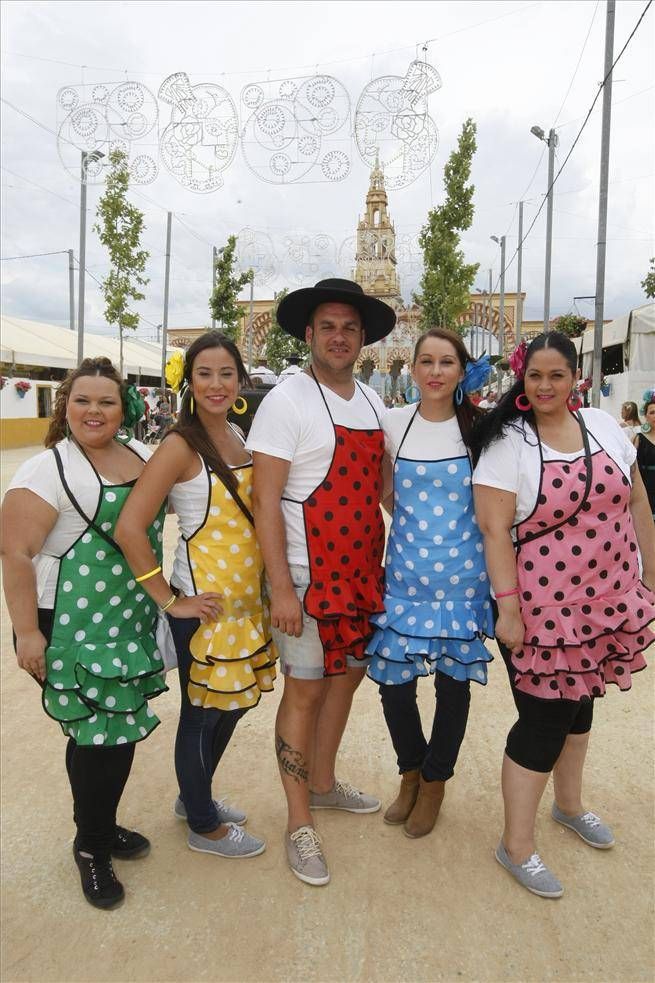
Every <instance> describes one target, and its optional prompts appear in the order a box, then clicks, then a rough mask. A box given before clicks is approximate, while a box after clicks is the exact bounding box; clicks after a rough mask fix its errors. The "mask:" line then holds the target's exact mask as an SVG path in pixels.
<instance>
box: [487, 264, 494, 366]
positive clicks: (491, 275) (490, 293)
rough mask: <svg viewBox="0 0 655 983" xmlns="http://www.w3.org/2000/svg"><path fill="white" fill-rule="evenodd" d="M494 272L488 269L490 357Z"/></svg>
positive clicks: (492, 329) (492, 330) (492, 334)
mask: <svg viewBox="0 0 655 983" xmlns="http://www.w3.org/2000/svg"><path fill="white" fill-rule="evenodd" d="M493 279H494V271H493V270H492V269H491V268H490V269H489V317H488V319H487V330H488V332H489V354H490V355H491V339H492V338H493V336H494V314H493V308H492V306H491V295H492V293H493Z"/></svg>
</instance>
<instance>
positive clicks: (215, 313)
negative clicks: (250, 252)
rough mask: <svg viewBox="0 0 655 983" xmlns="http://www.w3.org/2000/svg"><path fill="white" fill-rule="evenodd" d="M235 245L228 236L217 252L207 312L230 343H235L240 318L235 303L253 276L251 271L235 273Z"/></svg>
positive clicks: (234, 237)
mask: <svg viewBox="0 0 655 983" xmlns="http://www.w3.org/2000/svg"><path fill="white" fill-rule="evenodd" d="M236 245H237V238H236V236H228V238H227V242H226V244H225V245H224V246H223V248H222V249H219V250H218V257H217V259H216V263H215V264H214V289H213V290H212V292H211V296H210V298H209V312H210V314H211V316H212V318H213V319H214V320H215V321H218V324H219V325H220V329H221V331H222V332H223V333H224V334H226V335H227V336H228V337H229V338H231V339H232V341H237V335H238V333H239V318H240V317H241V308H240V307H239V305H238V303H237V300H238V298H239V294H240V293H241V291H242V290H243V288H244V287H245V285H246V284H247V283H250V281H251V280H252V279H253V276H254V273H253V271H252V270H246V272H245V273H235V271H234V253H235V250H236Z"/></svg>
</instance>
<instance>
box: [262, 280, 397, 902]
mask: <svg viewBox="0 0 655 983" xmlns="http://www.w3.org/2000/svg"><path fill="white" fill-rule="evenodd" d="M277 318H278V321H279V323H280V325H281V326H282V328H283V329H284V330H285V331H287V332H288V333H289V334H292V335H294V336H295V337H297V338H301V339H304V340H306V341H307V343H308V344H309V346H310V348H311V365H310V366H309V367H308V368H307V369H306V370H305V371H304V372H302V373H299V374H298V375H295V376H293V378H291V379H289V380H288V381H287V382H285V383H284V385H283V386H278V387H277V388H276V389H273V390H272V391H271V392H270V393H268V394H267V396H266V397H265V399H264V400H263V402H262V404H261V406H260V408H259V410H258V411H257V415H256V416H255V420H254V423H253V426H252V429H251V431H250V434H249V437H248V441H247V447H248V448H249V449H250V450H251V451H252V452H253V455H254V462H255V493H254V511H255V523H256V527H257V534H258V536H259V538H260V542H261V546H262V552H263V554H264V561H265V564H266V572H267V576H268V579H269V581H270V596H271V618H272V624H273V635H274V638H275V640H276V642H277V645H278V648H279V651H280V664H281V667H282V672H283V673H284V676H285V680H284V692H283V694H282V700H281V702H280V707H279V710H278V715H277V721H276V729H275V741H276V753H277V759H278V765H279V769H280V776H281V779H282V785H283V787H284V791H285V794H286V797H287V806H288V825H287V833H286V839H285V842H286V849H287V857H288V861H289V865H290V867H291V870H292V871H293V873H294V874H295V875H296V876H297V877H298V878H300V880H303V881H305V882H306V883H309V884H314V885H320V884H327V882H328V881H329V878H330V875H329V872H328V867H327V863H326V860H325V857H324V855H323V851H322V846H321V840H320V838H319V835H318V833H317V832H316V829H315V828H314V822H313V819H312V814H311V811H310V810H313V809H341V810H345V811H347V812H352V813H371V812H375V811H377V810H378V809H379V808H380V803H379V801H378V800H377V799H376V798H374V797H373V796H371V795H366V794H364V793H363V792H360V791H358V790H357V789H356V788H354V787H353V786H352V785H351V784H349V783H348V782H345V781H341V780H340V779H337V778H336V777H335V760H336V755H337V751H338V748H339V744H340V742H341V738H342V735H343V732H344V730H345V727H346V723H347V721H348V714H349V712H350V707H351V703H352V699H353V696H354V693H355V690H356V689H357V687H358V686H359V684H360V682H361V680H362V678H363V676H364V673H365V671H366V665H367V658H366V655H365V646H366V643H367V641H368V639H369V638H370V635H371V627H370V623H369V618H370V616H371V615H372V614H375V613H377V612H380V611H381V610H382V566H381V561H382V553H383V550H384V525H383V521H382V515H381V512H380V506H379V502H380V495H381V491H382V458H383V454H384V438H383V434H382V430H381V427H380V420H381V418H382V417H383V415H384V413H385V409H384V405H383V403H382V401H381V400H380V398H379V396H378V395H377V394H376V393H375V392H374V391H373V390H372V389H370V388H369V387H368V386H363V385H361V384H360V383H357V382H355V381H354V380H353V369H354V366H355V363H356V361H357V358H358V356H359V353H360V350H361V348H362V345H363V344H372V343H373V342H375V341H379V339H380V338H383V337H385V336H386V335H387V334H388V333H389V332H390V331H391V330H392V328H393V326H394V324H395V320H396V316H395V314H394V312H393V310H392V309H391V308H390V307H388V306H387V305H386V304H384V303H382V302H381V301H379V300H376V299H374V298H372V297H368V296H367V295H365V294H364V292H363V291H362V288H361V287H360V286H359V285H358V284H356V283H353V282H351V281H350V280H338V279H334V280H323V281H321V282H320V283H317V284H316V286H315V287H313V288H307V289H303V290H296V291H294V292H293V293H290V294H289V295H288V296H287V297H285V298H284V299H283V300H282V302H281V304H280V306H279V308H278V312H277Z"/></svg>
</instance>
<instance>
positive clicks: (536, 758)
mask: <svg viewBox="0 0 655 983" xmlns="http://www.w3.org/2000/svg"><path fill="white" fill-rule="evenodd" d="M511 363H512V367H513V369H514V371H515V374H516V376H517V381H516V383H515V384H514V386H512V388H511V389H510V390H509V392H508V393H506V394H505V396H504V397H503V399H502V401H501V403H500V404H499V406H498V408H497V409H496V410H495V411H494V412H492V413H490V414H489V415H488V416H487V417H486V418H484V419H483V420H482V421H481V423H480V425H479V427H478V428H477V429H476V432H475V435H474V447H475V450H476V452H477V454H478V455H480V456H479V461H478V464H477V467H476V470H475V473H474V478H473V481H474V485H475V497H476V511H477V515H478V521H479V523H480V527H481V529H482V532H483V534H484V537H485V552H486V557H487V567H488V571H489V575H490V578H491V582H492V586H493V589H494V593H495V597H496V603H497V606H498V620H497V622H496V637H497V638H498V639H499V643H500V649H501V653H502V655H503V658H504V659H505V662H506V665H507V669H508V673H509V677H510V684H511V686H512V693H513V696H514V701H515V703H516V707H517V709H518V712H519V719H518V721H517V722H516V723H515V724H514V726H513V727H512V729H511V731H510V733H509V735H508V738H507V746H506V750H505V758H504V762H503V776H502V784H503V797H504V802H505V830H504V833H503V837H502V839H501V841H500V844H499V846H498V849H497V851H496V858H497V859H498V861H499V862H500V863H501V864H502V865H503V866H504V867H505V868H506V869H507V870H508V871H509V872H510V873H511V874H512V875H513V876H514V877H515V878H516V879H517V880H518V881H519V883H521V884H522V885H523V886H524V887H527V888H528V889H529V890H531V891H532V892H533V893H536V894H539V895H541V896H544V897H559V896H560V895H561V894H562V891H563V889H562V886H561V884H560V883H559V881H558V880H557V878H556V877H555V876H554V875H553V874H552V873H551V871H549V870H548V868H547V867H546V866H545V865H544V864H543V862H542V861H541V858H540V857H539V855H538V853H537V852H536V848H535V842H534V825H535V820H536V813H537V809H538V806H539V802H540V799H541V796H542V794H543V791H544V789H545V786H546V783H547V781H548V777H549V775H550V773H551V771H552V772H553V779H554V792H555V802H554V804H553V808H552V816H553V818H554V819H555V820H556V821H557V822H560V823H562V824H563V825H565V826H568V827H569V828H571V829H573V830H574V831H575V832H577V833H578V834H579V835H580V836H581V837H582V839H584V840H585V842H587V843H588V844H589V845H591V846H594V847H597V848H601V849H606V848H608V847H610V846H612V845H613V843H614V839H613V836H612V833H611V830H610V829H609V828H608V827H607V826H606V825H605V824H604V823H602V822H601V820H600V819H599V818H598V816H596V815H595V814H594V813H591V812H588V811H587V810H585V808H584V806H583V805H582V774H583V768H584V761H585V756H586V751H587V745H588V742H589V732H590V729H591V723H592V715H593V702H594V700H595V699H596V698H597V697H601V696H603V695H604V693H605V687H606V685H607V684H608V683H614V684H616V685H617V686H618V687H619V688H620V689H621V690H627V689H630V686H631V676H632V674H634V673H635V672H638V671H639V670H640V669H643V668H644V667H645V665H646V663H645V660H644V656H643V651H644V650H645V649H646V648H647V647H648V645H649V644H650V643H651V642H652V640H653V638H655V635H654V634H653V632H652V631H651V630H650V628H649V627H648V624H649V622H650V621H652V620H653V618H654V617H655V606H654V602H655V595H653V593H652V589H653V587H655V532H654V528H653V523H652V519H651V517H650V510H649V506H648V499H647V496H646V493H645V490H644V486H643V483H642V481H641V478H640V476H639V472H638V470H637V468H636V465H635V450H634V447H633V446H632V444H631V443H630V441H629V440H628V438H627V437H626V435H625V433H624V432H623V431H622V430H621V428H620V427H619V426H618V424H617V423H616V422H615V421H614V420H613V419H612V418H611V417H610V416H609V415H608V414H606V413H603V412H602V411H600V410H596V409H586V410H580V409H579V400H578V398H577V396H576V394H575V383H576V379H577V377H578V370H577V353H576V350H575V347H574V345H573V344H572V343H571V341H570V340H569V339H568V338H566V337H565V336H564V335H562V334H559V333H558V332H555V331H551V332H549V333H548V334H543V335H540V336H539V337H538V338H535V339H534V341H533V342H532V343H531V344H530V346H529V347H528V346H526V345H525V343H523V344H522V346H520V348H519V349H517V351H516V352H515V353H514V355H513V356H512V359H511Z"/></svg>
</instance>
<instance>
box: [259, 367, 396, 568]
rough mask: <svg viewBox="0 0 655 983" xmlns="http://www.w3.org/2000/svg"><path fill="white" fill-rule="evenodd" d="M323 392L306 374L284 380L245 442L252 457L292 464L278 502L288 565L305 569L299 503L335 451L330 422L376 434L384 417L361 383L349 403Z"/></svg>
mask: <svg viewBox="0 0 655 983" xmlns="http://www.w3.org/2000/svg"><path fill="white" fill-rule="evenodd" d="M321 392H322V393H323V396H325V400H326V401H327V404H328V406H329V408H330V414H331V416H332V420H330V416H329V415H328V411H327V409H326V407H325V402H324V401H323V398H322V396H321ZM321 392H319V388H318V386H317V384H316V382H315V381H314V379H313V378H312V377H311V376H310V375H307V373H305V372H303V373H301V374H300V375H296V376H293V377H292V378H291V379H288V380H287V381H286V382H285V383H284V385H283V386H277V387H276V388H275V389H271V391H270V392H269V393H267V395H266V396H265V397H264V399H263V400H262V402H261V405H260V406H259V409H258V410H257V413H256V414H255V419H254V420H253V424H252V427H251V429H250V433H249V435H248V439H247V441H246V448H247V449H248V450H249V451H251V452H253V451H256V452H259V453H261V454H269V455H270V456H271V457H279V458H282V460H283V461H289V462H290V463H291V467H290V468H289V476H288V478H287V483H286V486H285V488H284V493H283V494H284V497H283V500H282V514H283V516H284V521H285V526H286V534H287V560H288V562H289V563H293V564H301V565H303V566H308V564H309V557H308V555H307V540H306V538H305V524H304V521H303V514H302V502H304V501H305V499H307V498H308V497H309V495H310V494H311V492H313V491H314V489H315V488H317V487H318V485H320V483H321V482H322V481H323V480H324V478H325V476H326V474H327V473H328V471H329V468H330V463H331V461H332V455H333V454H334V446H335V439H334V428H333V426H332V423H333V422H334V423H336V424H339V425H341V426H344V427H350V428H351V429H354V430H370V429H377V428H378V427H379V426H380V424H379V422H378V421H381V420H382V419H383V417H384V415H385V413H386V412H387V411H386V409H385V406H384V403H383V402H382V400H381V399H380V397H379V396H378V394H377V393H376V392H375V391H374V390H373V389H371V388H370V387H369V386H364V385H362V384H361V383H357V384H356V386H355V393H354V395H353V396H352V398H351V399H342V397H341V396H338V395H337V394H336V393H335V392H333V391H332V390H331V389H328V387H327V386H321ZM364 393H365V394H366V395H364ZM287 499H292V500H293V501H287Z"/></svg>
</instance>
